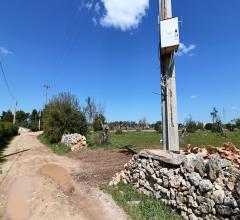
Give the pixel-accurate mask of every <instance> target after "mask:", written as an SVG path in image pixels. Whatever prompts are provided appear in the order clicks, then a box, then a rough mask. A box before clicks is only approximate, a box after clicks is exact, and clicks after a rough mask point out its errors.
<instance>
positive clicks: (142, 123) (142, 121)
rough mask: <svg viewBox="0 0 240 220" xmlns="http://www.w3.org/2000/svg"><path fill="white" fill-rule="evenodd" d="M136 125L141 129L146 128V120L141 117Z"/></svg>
mask: <svg viewBox="0 0 240 220" xmlns="http://www.w3.org/2000/svg"><path fill="white" fill-rule="evenodd" d="M138 125H139V127H140V128H141V129H145V128H147V127H148V122H147V118H146V117H143V118H142V119H141V120H139V122H138Z"/></svg>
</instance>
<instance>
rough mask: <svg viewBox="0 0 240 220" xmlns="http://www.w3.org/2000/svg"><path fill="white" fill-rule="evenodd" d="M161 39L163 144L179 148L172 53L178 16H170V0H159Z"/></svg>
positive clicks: (177, 36)
mask: <svg viewBox="0 0 240 220" xmlns="http://www.w3.org/2000/svg"><path fill="white" fill-rule="evenodd" d="M159 14H160V15H159V27H160V28H159V29H160V39H161V53H160V62H161V91H162V92H161V95H162V123H163V145H164V149H165V150H170V151H178V150H179V136H178V118H177V95H176V75H175V64H174V54H175V52H176V51H177V49H178V46H179V28H178V25H179V24H178V18H173V17H172V2H171V0H159Z"/></svg>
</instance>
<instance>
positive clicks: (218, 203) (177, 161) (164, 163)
mask: <svg viewBox="0 0 240 220" xmlns="http://www.w3.org/2000/svg"><path fill="white" fill-rule="evenodd" d="M119 181H123V182H125V183H127V184H131V185H132V186H133V187H134V188H136V189H137V190H139V191H141V192H143V193H144V194H146V195H148V196H152V197H154V198H156V199H157V200H161V201H162V202H163V203H164V204H166V205H168V206H170V207H171V208H173V209H174V210H176V211H177V212H179V213H180V214H181V216H183V217H184V218H185V219H189V220H203V219H204V220H205V219H206V220H208V219H209V220H210V219H220V220H221V219H240V212H239V208H240V179H239V170H237V169H236V168H235V167H234V166H233V165H232V164H231V162H230V161H229V160H227V159H222V158H221V157H220V156H219V154H212V155H210V156H209V157H208V158H207V159H204V158H203V155H202V154H201V153H198V154H193V153H192V154H188V155H182V154H175V153H169V152H166V151H160V150H159V151H158V150H152V151H151V150H144V151H141V152H140V153H138V154H136V155H134V156H133V158H132V159H131V160H130V161H129V162H128V163H127V164H126V165H125V170H123V171H122V172H121V173H118V174H116V176H115V177H113V180H112V181H111V182H110V184H111V185H115V184H117V183H118V182H119Z"/></svg>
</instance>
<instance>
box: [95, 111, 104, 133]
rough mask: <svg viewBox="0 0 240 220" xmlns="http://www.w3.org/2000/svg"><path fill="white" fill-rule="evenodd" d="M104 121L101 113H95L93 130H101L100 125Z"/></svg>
mask: <svg viewBox="0 0 240 220" xmlns="http://www.w3.org/2000/svg"><path fill="white" fill-rule="evenodd" d="M105 123H106V118H105V116H104V115H103V114H96V115H95V117H94V120H93V130H94V131H101V130H102V125H103V124H105Z"/></svg>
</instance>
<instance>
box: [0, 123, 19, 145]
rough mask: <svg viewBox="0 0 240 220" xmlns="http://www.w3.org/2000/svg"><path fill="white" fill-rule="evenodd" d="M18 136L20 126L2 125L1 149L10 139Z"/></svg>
mask: <svg viewBox="0 0 240 220" xmlns="http://www.w3.org/2000/svg"><path fill="white" fill-rule="evenodd" d="M17 134H18V126H17V125H15V124H13V123H11V122H1V123H0V147H1V146H3V145H4V144H5V143H6V142H7V140H8V139H10V138H11V137H13V136H16V135H17Z"/></svg>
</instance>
